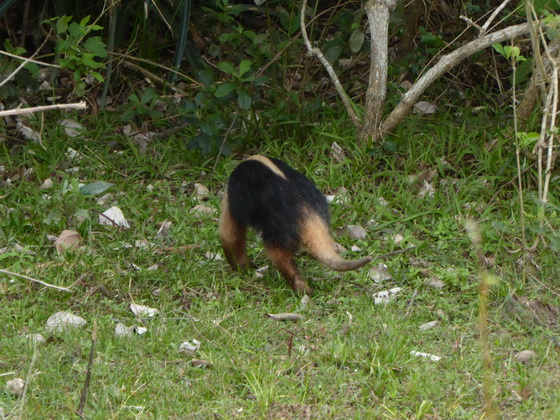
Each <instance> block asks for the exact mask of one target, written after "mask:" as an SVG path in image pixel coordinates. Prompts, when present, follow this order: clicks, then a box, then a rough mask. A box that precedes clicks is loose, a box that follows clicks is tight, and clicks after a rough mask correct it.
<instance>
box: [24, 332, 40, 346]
mask: <svg viewBox="0 0 560 420" xmlns="http://www.w3.org/2000/svg"><path fill="white" fill-rule="evenodd" d="M25 338H27V339H28V340H29V341H31V342H32V343H33V344H41V343H44V342H45V337H43V336H42V335H41V334H39V333H35V334H27V335H26V336H25Z"/></svg>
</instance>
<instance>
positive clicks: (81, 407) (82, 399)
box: [76, 320, 97, 418]
mask: <svg viewBox="0 0 560 420" xmlns="http://www.w3.org/2000/svg"><path fill="white" fill-rule="evenodd" d="M96 340H97V320H94V321H93V330H92V332H91V349H90V351H89V360H88V365H87V371H86V380H85V382H84V387H83V388H82V394H81V395H80V403H79V404H78V409H77V410H76V414H77V415H78V416H79V417H80V418H84V407H85V406H86V402H87V396H88V390H89V384H90V382H91V367H92V366H93V356H94V355H95V342H96Z"/></svg>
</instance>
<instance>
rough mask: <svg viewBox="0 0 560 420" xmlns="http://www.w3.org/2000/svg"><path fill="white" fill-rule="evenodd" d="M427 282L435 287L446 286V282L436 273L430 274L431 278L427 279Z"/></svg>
mask: <svg viewBox="0 0 560 420" xmlns="http://www.w3.org/2000/svg"><path fill="white" fill-rule="evenodd" d="M426 284H427V285H428V286H430V287H433V288H434V289H442V288H443V287H445V282H444V281H443V280H442V279H440V278H439V277H437V276H434V275H432V276H430V278H429V279H427V280H426Z"/></svg>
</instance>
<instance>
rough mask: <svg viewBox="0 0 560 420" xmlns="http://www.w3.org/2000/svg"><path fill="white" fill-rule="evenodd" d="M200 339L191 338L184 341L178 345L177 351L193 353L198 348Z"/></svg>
mask: <svg viewBox="0 0 560 420" xmlns="http://www.w3.org/2000/svg"><path fill="white" fill-rule="evenodd" d="M200 345H201V343H200V341H198V340H196V339H193V340H192V341H185V342H183V343H181V345H180V346H179V353H188V354H194V353H195V352H197V351H198V349H199V348H200Z"/></svg>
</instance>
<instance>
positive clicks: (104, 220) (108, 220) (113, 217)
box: [99, 206, 130, 229]
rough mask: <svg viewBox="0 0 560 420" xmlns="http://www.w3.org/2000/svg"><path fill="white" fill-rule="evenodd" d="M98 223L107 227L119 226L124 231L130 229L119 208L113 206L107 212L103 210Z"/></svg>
mask: <svg viewBox="0 0 560 420" xmlns="http://www.w3.org/2000/svg"><path fill="white" fill-rule="evenodd" d="M99 223H100V224H102V225H108V226H114V225H117V226H121V227H123V228H125V229H128V228H130V225H129V224H128V221H127V220H126V219H125V217H124V214H123V212H122V210H121V209H120V208H118V207H117V206H113V207H111V208H110V209H108V210H105V211H104V212H103V213H102V214H100V215H99Z"/></svg>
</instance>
